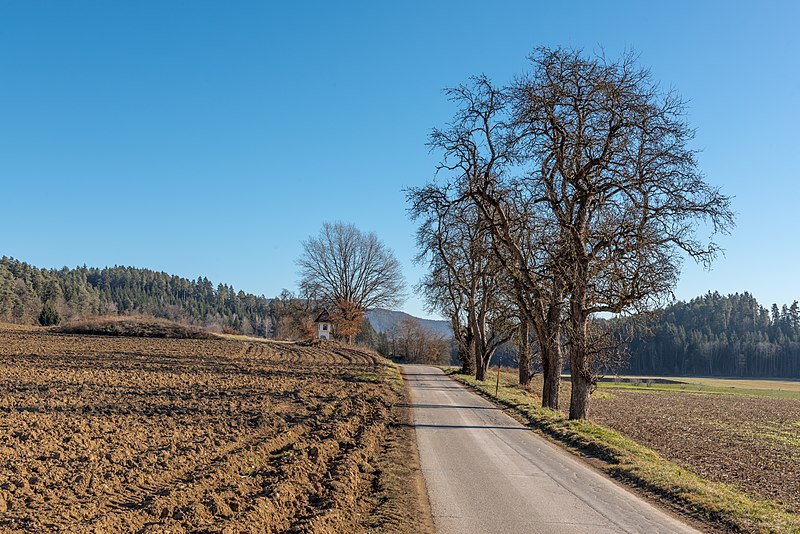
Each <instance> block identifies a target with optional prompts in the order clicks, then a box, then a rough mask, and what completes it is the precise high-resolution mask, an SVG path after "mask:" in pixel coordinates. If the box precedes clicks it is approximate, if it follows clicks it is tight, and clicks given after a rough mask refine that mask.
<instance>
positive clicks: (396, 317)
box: [367, 308, 453, 338]
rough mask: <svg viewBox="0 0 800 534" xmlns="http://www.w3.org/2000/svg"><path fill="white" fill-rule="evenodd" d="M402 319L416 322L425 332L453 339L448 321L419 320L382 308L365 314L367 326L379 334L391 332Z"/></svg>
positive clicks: (406, 314) (403, 313)
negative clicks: (369, 325) (370, 326)
mask: <svg viewBox="0 0 800 534" xmlns="http://www.w3.org/2000/svg"><path fill="white" fill-rule="evenodd" d="M403 319H412V320H415V321H418V322H419V323H420V324H421V325H422V326H423V327H425V328H426V329H427V330H429V331H431V332H433V333H435V334H438V335H440V336H444V337H446V338H451V337H453V329H452V328H451V327H450V323H449V322H448V321H440V320H439V321H437V320H435V319H421V318H419V317H414V316H413V315H410V314H408V313H405V312H401V311H392V310H384V309H382V308H378V309H375V310H371V311H369V312H367V320H368V321H369V324H371V325H372V328H374V329H375V330H376V331H377V332H379V333H381V334H385V333H387V332H390V331H391V330H393V329H394V328H395V327H396V326H397V325H398V324H400V321H402V320H403Z"/></svg>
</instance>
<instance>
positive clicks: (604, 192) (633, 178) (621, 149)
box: [511, 48, 733, 418]
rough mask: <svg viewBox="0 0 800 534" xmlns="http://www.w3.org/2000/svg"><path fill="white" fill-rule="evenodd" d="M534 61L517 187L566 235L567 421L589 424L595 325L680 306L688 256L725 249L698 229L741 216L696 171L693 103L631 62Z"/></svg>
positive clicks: (518, 88) (525, 92)
mask: <svg viewBox="0 0 800 534" xmlns="http://www.w3.org/2000/svg"><path fill="white" fill-rule="evenodd" d="M530 60H531V67H532V70H531V72H530V73H529V74H527V75H525V76H522V77H520V78H518V79H517V81H516V82H515V84H514V85H513V87H512V88H511V101H512V106H513V109H512V120H513V123H514V130H515V136H514V137H515V142H516V143H517V146H518V151H517V152H516V155H517V157H518V160H517V161H518V162H519V163H521V164H522V165H523V167H524V168H523V170H522V171H521V172H520V173H519V184H520V187H522V188H523V189H524V190H525V191H530V192H531V194H532V197H531V198H532V199H533V200H534V201H535V202H536V203H538V204H541V205H543V206H545V207H546V209H547V211H548V212H549V214H550V217H551V219H552V220H553V222H554V223H555V225H556V226H557V228H558V232H559V233H558V235H559V237H560V241H559V250H560V254H559V257H560V262H559V263H558V264H557V266H556V270H557V271H558V272H559V273H560V275H561V276H563V278H564V280H565V282H566V293H567V300H568V316H569V321H568V331H567V339H568V341H569V353H570V372H571V380H572V395H571V398H570V417H571V418H583V417H585V415H586V402H587V400H588V397H589V393H590V389H591V386H592V381H593V376H592V372H591V363H592V358H591V355H592V353H593V352H595V349H594V348H593V345H594V343H593V340H592V334H591V329H590V324H591V318H592V316H594V315H595V314H598V313H603V312H606V313H615V314H619V313H626V312H631V311H638V310H641V309H647V308H650V307H652V306H654V305H657V304H659V303H661V302H663V301H664V300H665V299H667V298H671V289H672V288H673V287H674V285H675V283H676V282H677V278H678V275H679V272H680V263H681V257H682V255H683V254H685V255H688V256H689V257H691V258H694V259H695V260H697V261H699V262H701V263H703V264H705V265H708V264H709V263H710V262H711V261H712V260H713V259H714V257H715V256H716V253H717V251H718V248H717V246H716V244H715V243H714V241H712V240H711V239H708V240H701V239H700V238H698V237H697V233H698V232H697V230H698V229H700V228H702V229H704V230H707V231H708V233H709V234H711V235H712V236H713V235H714V234H715V233H719V232H726V231H728V229H729V228H730V227H731V226H732V224H733V214H732V212H731V210H730V199H729V198H728V197H726V196H724V195H722V194H721V193H720V192H719V190H718V189H716V188H714V187H712V186H710V185H709V184H707V183H706V182H705V180H704V178H703V176H702V173H701V172H700V171H699V169H698V165H697V159H696V153H695V151H694V150H692V149H691V147H690V146H689V144H690V141H691V140H692V138H693V135H694V131H693V130H692V129H690V128H689V126H688V125H687V122H686V120H685V103H684V101H683V100H682V99H681V98H680V97H679V96H678V95H677V94H675V93H674V92H673V91H667V92H664V91H662V90H661V89H660V88H659V86H658V84H656V83H655V82H654V81H653V80H652V78H651V76H650V73H649V72H648V71H647V70H646V69H642V68H641V67H639V66H638V65H637V63H636V61H635V57H634V56H633V55H632V54H626V55H624V56H623V57H622V58H621V59H619V60H616V61H611V60H608V59H607V58H606V57H604V56H602V55H595V56H586V55H584V54H583V53H582V52H581V51H579V50H563V49H557V50H551V49H545V48H543V49H539V50H537V51H536V52H535V53H534V54H533V55H532V56H531V57H530Z"/></svg>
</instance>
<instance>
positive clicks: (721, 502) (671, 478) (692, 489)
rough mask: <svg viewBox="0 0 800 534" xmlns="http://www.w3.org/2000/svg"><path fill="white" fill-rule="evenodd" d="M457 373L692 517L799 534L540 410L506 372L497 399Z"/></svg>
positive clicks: (783, 520) (657, 459) (769, 511)
mask: <svg viewBox="0 0 800 534" xmlns="http://www.w3.org/2000/svg"><path fill="white" fill-rule="evenodd" d="M455 371H456V369H455V368H451V369H448V373H449V374H450V375H451V376H452V377H453V378H455V379H456V380H458V381H459V382H462V383H464V384H466V385H467V386H469V387H471V388H473V389H475V390H476V391H478V392H479V393H481V394H482V395H483V396H485V397H487V398H489V399H490V400H492V401H494V402H496V403H498V404H500V405H502V406H504V407H506V408H509V409H510V410H512V411H513V412H514V413H516V414H518V415H519V416H521V418H522V419H523V420H525V421H526V422H527V423H528V424H529V425H531V426H532V427H533V428H534V429H536V430H539V431H540V432H542V433H544V434H545V435H547V436H549V437H551V438H553V439H555V440H557V441H559V442H562V443H564V444H566V445H568V446H569V447H570V448H572V449H574V450H576V451H578V452H581V453H583V454H586V455H588V456H591V457H593V458H596V459H598V460H599V461H600V464H601V465H600V468H601V469H602V470H603V471H605V472H606V473H608V474H609V475H611V476H613V477H616V478H619V479H622V480H624V481H627V482H630V483H632V484H634V485H636V486H637V487H639V488H642V489H644V490H645V491H647V492H650V493H652V494H654V495H655V496H657V497H659V498H663V499H665V500H667V501H669V502H670V503H672V504H673V505H674V506H676V507H677V508H678V509H680V510H682V511H683V512H685V513H687V514H689V515H691V516H693V517H696V518H698V519H700V520H702V521H704V522H708V523H712V524H715V525H717V526H718V527H719V528H720V529H723V530H726V531H739V532H794V533H800V515H795V514H791V513H788V512H786V511H784V510H783V509H781V508H780V507H778V506H777V505H775V504H774V503H772V502H770V501H766V500H757V499H752V498H750V497H748V496H747V495H745V494H743V493H742V492H740V491H738V490H737V489H736V488H735V487H733V486H731V485H728V484H721V483H717V482H711V481H709V480H706V479H703V478H701V477H699V476H697V475H695V474H694V473H692V472H690V471H688V470H686V469H683V468H682V467H680V466H678V465H677V464H675V463H673V462H670V461H668V460H666V459H664V458H663V457H661V456H660V455H659V454H658V453H656V452H655V451H653V450H652V449H649V448H647V447H645V446H643V445H640V444H639V443H636V442H635V441H633V440H631V439H628V438H626V437H625V436H623V435H621V434H620V433H619V432H616V431H614V430H612V429H610V428H607V427H604V426H602V425H598V424H596V423H592V422H590V421H585V420H584V421H570V420H568V419H567V418H566V416H565V415H564V414H563V413H561V412H559V411H553V410H547V409H544V408H541V407H540V406H539V404H540V398H539V397H538V396H537V395H536V394H534V393H532V392H531V391H529V390H525V389H523V388H520V387H518V386H515V385H514V384H513V382H514V380H513V375H511V376H509V374H508V373H503V375H504V376H502V379H501V381H500V387H499V393H498V395H497V396H495V379H494V377H493V378H492V379H490V380H487V381H485V382H479V381H477V380H475V379H474V378H473V377H470V376H464V375H459V374H456V373H455ZM654 386H655V385H654ZM654 386H653V387H654ZM646 387H647V386H645V387H644V388H646ZM670 390H674V388H671V389H670Z"/></svg>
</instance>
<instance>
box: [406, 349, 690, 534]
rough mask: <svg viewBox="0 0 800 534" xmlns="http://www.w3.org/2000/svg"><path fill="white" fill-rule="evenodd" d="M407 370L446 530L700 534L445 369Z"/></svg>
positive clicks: (435, 503) (428, 479)
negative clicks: (461, 383) (695, 533)
mask: <svg viewBox="0 0 800 534" xmlns="http://www.w3.org/2000/svg"><path fill="white" fill-rule="evenodd" d="M402 372H403V376H404V377H405V379H406V381H407V382H408V384H409V386H410V388H411V402H412V408H413V414H414V426H415V428H416V432H417V443H418V445H419V453H420V460H421V462H422V471H423V474H424V476H425V483H426V484H427V486H428V495H429V497H430V501H431V509H432V510H433V519H434V522H435V523H436V528H437V531H438V532H440V533H443V534H447V533H459V534H460V533H482V532H487V533H489V532H498V533H502V534H512V533H516V532H535V533H538V532H541V533H567V532H569V533H574V532H586V533H593V534H594V533H605V532H642V533H644V532H646V533H648V534H649V533H658V532H696V531H695V530H693V529H691V528H689V527H687V526H686V525H684V524H682V523H680V522H678V521H677V520H675V519H673V518H672V517H670V516H668V515H666V514H665V513H663V512H661V511H659V510H657V509H656V508H654V507H653V506H651V505H649V504H647V503H645V502H644V501H642V500H641V499H639V498H638V497H636V496H634V495H633V494H631V493H629V492H628V491H626V490H625V489H624V488H622V487H620V486H618V485H616V484H615V483H613V482H611V481H610V480H608V479H606V478H605V477H603V476H602V475H600V474H599V473H597V472H596V471H594V470H593V469H591V468H590V467H588V466H586V465H585V464H584V463H582V462H581V461H580V460H579V459H577V458H575V457H573V456H572V455H570V454H569V453H567V452H565V451H563V450H561V449H559V448H558V447H556V446H554V445H552V444H550V443H548V442H547V441H546V440H544V439H542V438H541V437H539V436H537V435H536V434H535V433H533V432H531V431H530V430H528V429H526V428H525V427H524V426H522V425H521V424H519V423H518V422H517V421H515V420H514V419H512V418H511V417H509V416H507V415H506V414H504V413H503V412H502V411H501V410H500V409H498V408H496V407H495V406H494V405H493V404H491V403H489V402H488V401H486V400H485V399H483V398H481V397H479V396H478V395H475V394H474V393H472V392H470V391H468V390H467V389H466V388H464V387H463V386H462V385H460V384H458V383H456V382H454V381H453V380H451V379H450V378H448V377H447V376H446V375H444V374H443V373H442V371H441V370H440V369H437V368H435V367H428V366H422V365H404V366H402Z"/></svg>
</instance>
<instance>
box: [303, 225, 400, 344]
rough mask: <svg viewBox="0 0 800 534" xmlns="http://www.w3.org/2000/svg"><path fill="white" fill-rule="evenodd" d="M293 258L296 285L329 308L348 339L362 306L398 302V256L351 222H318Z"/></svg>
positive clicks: (388, 305) (373, 235) (386, 304)
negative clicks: (316, 229) (296, 269)
mask: <svg viewBox="0 0 800 534" xmlns="http://www.w3.org/2000/svg"><path fill="white" fill-rule="evenodd" d="M297 264H298V266H299V267H300V288H301V290H302V291H303V292H305V294H306V295H308V296H309V297H310V298H311V299H312V300H314V301H316V302H319V303H322V304H323V305H325V306H329V307H332V308H333V309H332V312H333V315H334V317H336V318H338V322H339V323H340V324H342V325H343V327H344V331H345V332H346V334H347V336H346V337H348V338H349V340H350V341H352V340H353V338H354V337H355V334H354V332H355V331H356V329H355V328H353V326H354V325H359V324H360V323H361V321H362V320H363V317H364V313H365V312H366V311H367V310H370V309H372V308H379V307H387V308H391V307H394V306H397V305H399V304H400V303H402V302H403V297H404V288H405V281H404V278H403V273H402V270H401V267H400V262H398V261H397V258H396V257H395V256H394V253H393V252H392V250H391V249H389V248H388V247H387V246H386V245H385V244H384V243H383V242H382V241H380V240H379V239H378V236H377V235H376V234H375V233H374V232H368V233H365V232H362V231H361V230H359V229H358V228H356V227H355V226H354V225H352V224H345V223H341V222H337V223H328V222H326V223H324V224H323V225H322V229H321V230H320V232H319V234H318V235H317V236H315V237H314V236H312V237H309V238H308V239H307V240H306V241H304V242H303V254H302V255H301V256H300V258H299V259H298V260H297Z"/></svg>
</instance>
